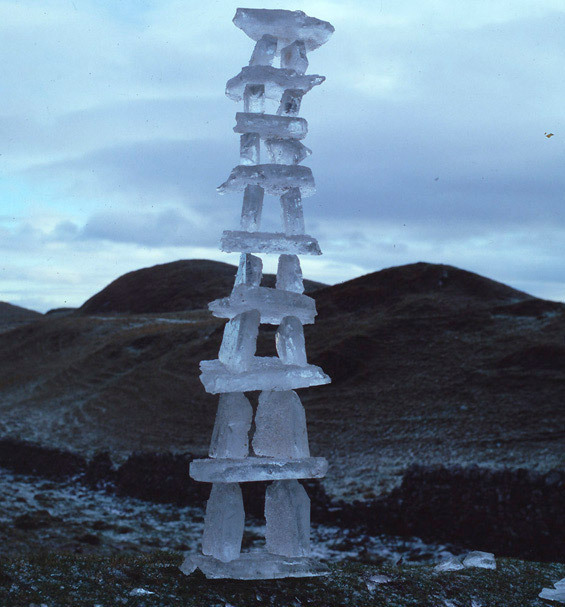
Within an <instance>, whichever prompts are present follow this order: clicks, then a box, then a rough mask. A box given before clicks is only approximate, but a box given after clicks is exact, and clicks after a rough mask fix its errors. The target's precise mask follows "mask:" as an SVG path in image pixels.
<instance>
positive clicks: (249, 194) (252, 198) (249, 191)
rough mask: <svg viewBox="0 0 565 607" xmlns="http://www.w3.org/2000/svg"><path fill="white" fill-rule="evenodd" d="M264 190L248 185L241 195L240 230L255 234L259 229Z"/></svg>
mask: <svg viewBox="0 0 565 607" xmlns="http://www.w3.org/2000/svg"><path fill="white" fill-rule="evenodd" d="M264 195H265V190H263V188H262V187H261V186H258V185H248V186H246V187H245V191H244V193H243V206H242V208H241V229H242V230H244V231H246V232H256V231H257V230H258V229H259V228H260V227H261V212H262V211H263V198H264Z"/></svg>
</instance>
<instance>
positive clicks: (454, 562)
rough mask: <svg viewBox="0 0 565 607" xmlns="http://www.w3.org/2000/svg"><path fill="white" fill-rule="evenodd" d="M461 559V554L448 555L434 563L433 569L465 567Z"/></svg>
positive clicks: (450, 569)
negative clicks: (436, 563)
mask: <svg viewBox="0 0 565 607" xmlns="http://www.w3.org/2000/svg"><path fill="white" fill-rule="evenodd" d="M462 560H463V557H462V556H461V555H459V556H450V557H449V558H447V559H445V560H444V561H442V562H441V563H439V564H438V565H436V566H435V567H434V569H435V571H459V570H460V569H465V565H463V563H462Z"/></svg>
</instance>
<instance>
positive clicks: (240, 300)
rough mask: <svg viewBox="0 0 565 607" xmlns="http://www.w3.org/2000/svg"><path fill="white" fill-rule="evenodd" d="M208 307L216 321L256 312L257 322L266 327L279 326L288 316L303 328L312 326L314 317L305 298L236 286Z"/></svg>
mask: <svg viewBox="0 0 565 607" xmlns="http://www.w3.org/2000/svg"><path fill="white" fill-rule="evenodd" d="M208 308H209V309H210V310H211V311H212V314H213V315H214V316H216V317H218V318H233V317H234V316H237V315H238V314H241V313H242V312H244V311H245V310H250V309H253V310H259V313H260V314H261V323H262V324H269V325H279V324H280V323H281V322H282V319H283V318H284V317H285V316H289V315H292V316H296V317H297V318H298V319H299V320H300V322H301V323H302V324H303V325H306V324H312V323H313V322H314V317H315V316H316V302H315V301H314V300H313V299H312V298H311V297H308V296H307V295H301V294H300V293H292V292H290V291H281V290H280V289H270V288H269V287H255V286H247V285H237V286H236V287H234V289H233V291H232V294H231V295H230V296H229V297H224V298H222V299H216V300H214V301H212V302H210V303H209V304H208Z"/></svg>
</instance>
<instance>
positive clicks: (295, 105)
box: [277, 89, 304, 116]
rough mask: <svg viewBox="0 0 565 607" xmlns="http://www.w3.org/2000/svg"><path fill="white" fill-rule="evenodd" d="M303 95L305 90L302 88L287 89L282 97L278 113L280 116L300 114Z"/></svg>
mask: <svg viewBox="0 0 565 607" xmlns="http://www.w3.org/2000/svg"><path fill="white" fill-rule="evenodd" d="M303 96H304V91H301V90H300V89H286V90H285V92H284V93H283V95H282V97H281V102H280V104H279V109H278V110H277V114H278V115H279V116H298V112H300V104H301V103H302V97H303Z"/></svg>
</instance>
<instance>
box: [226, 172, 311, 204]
mask: <svg viewBox="0 0 565 607" xmlns="http://www.w3.org/2000/svg"><path fill="white" fill-rule="evenodd" d="M248 185H258V186H260V187H262V188H263V189H264V190H265V192H267V194H272V195H273V196H282V195H283V194H284V193H285V192H288V190H290V189H291V188H300V193H301V195H302V198H306V197H307V196H312V195H313V194H314V192H315V191H316V186H315V184H314V177H313V176H312V171H311V169H310V168H309V167H305V166H301V165H298V164H293V165H288V164H257V165H255V166H248V165H243V164H240V165H238V166H236V167H235V168H234V169H233V170H232V172H231V173H230V176H229V177H228V179H227V181H225V182H224V183H222V185H221V186H219V187H218V188H217V190H218V192H219V193H220V194H225V193H226V192H242V191H243V190H245V188H246V187H247V186H248Z"/></svg>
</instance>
